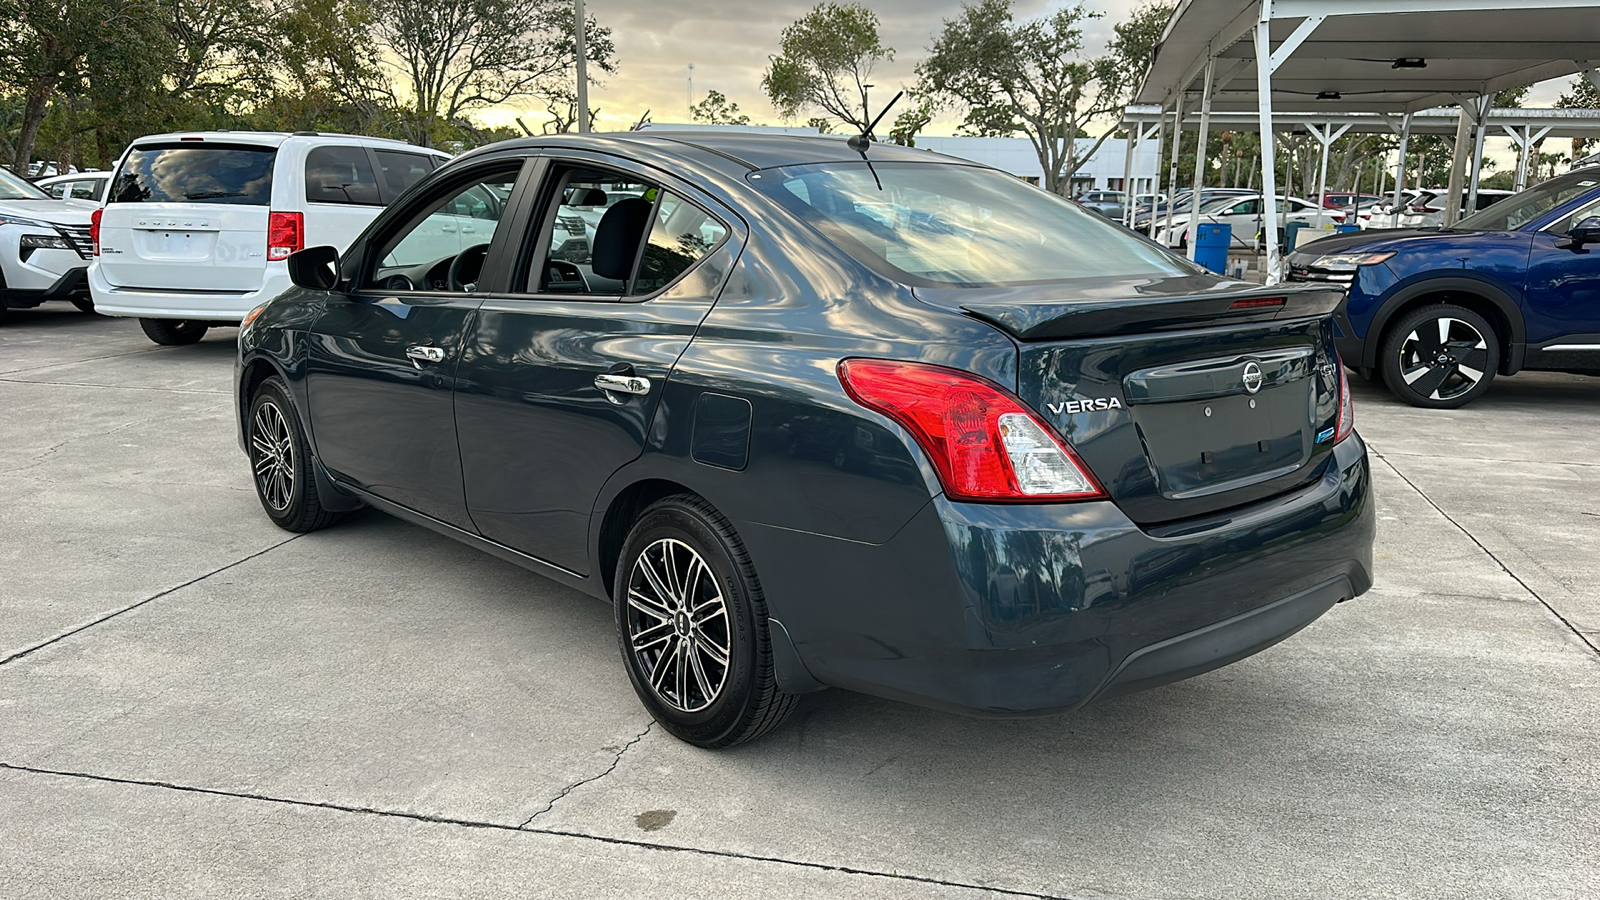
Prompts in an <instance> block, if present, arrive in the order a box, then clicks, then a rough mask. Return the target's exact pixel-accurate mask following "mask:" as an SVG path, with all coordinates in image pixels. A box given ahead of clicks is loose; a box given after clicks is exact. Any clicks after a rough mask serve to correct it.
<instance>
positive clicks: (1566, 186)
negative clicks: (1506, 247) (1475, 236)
mask: <svg viewBox="0 0 1600 900" xmlns="http://www.w3.org/2000/svg"><path fill="white" fill-rule="evenodd" d="M1596 187H1600V175H1596V174H1594V173H1586V174H1583V175H1576V176H1574V175H1563V176H1562V177H1560V178H1552V179H1550V180H1549V181H1546V182H1544V183H1543V184H1541V185H1539V186H1537V187H1532V188H1529V189H1528V190H1525V191H1523V192H1522V193H1520V194H1515V195H1513V196H1510V197H1506V198H1505V199H1503V200H1501V201H1500V202H1498V203H1495V204H1494V205H1492V206H1490V207H1489V208H1488V209H1485V210H1483V211H1481V212H1476V213H1473V214H1472V215H1470V216H1467V217H1466V218H1464V219H1462V220H1461V221H1459V222H1457V223H1456V224H1455V225H1454V226H1452V228H1453V229H1454V230H1459V231H1515V230H1516V229H1518V228H1521V227H1522V226H1524V225H1527V224H1528V223H1529V222H1532V221H1533V220H1534V219H1537V218H1539V217H1540V216H1543V215H1544V214H1545V213H1548V212H1550V211H1552V210H1554V209H1555V208H1556V207H1558V206H1561V205H1563V204H1565V203H1567V202H1568V201H1570V200H1572V199H1573V198H1575V197H1577V196H1578V195H1580V194H1585V193H1588V192H1589V191H1592V190H1594V189H1595V188H1596ZM1480 199H1482V197H1481V195H1480Z"/></svg>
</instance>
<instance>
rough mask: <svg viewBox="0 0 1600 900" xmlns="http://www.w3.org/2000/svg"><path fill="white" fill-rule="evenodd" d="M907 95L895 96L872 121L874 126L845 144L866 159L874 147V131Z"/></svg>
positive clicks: (899, 94)
mask: <svg viewBox="0 0 1600 900" xmlns="http://www.w3.org/2000/svg"><path fill="white" fill-rule="evenodd" d="M905 95H906V92H905V91H901V92H899V93H898V94H895V95H894V99H893V100H890V101H889V102H888V103H886V104H884V107H883V111H882V112H880V113H878V117H877V118H876V119H873V120H872V124H870V125H868V126H867V127H866V130H864V131H862V132H861V133H860V134H858V135H855V136H853V137H851V138H850V140H848V141H845V144H846V145H848V146H849V147H850V149H851V150H854V151H856V152H857V153H859V154H861V156H862V158H865V157H866V155H867V148H868V147H870V146H872V140H873V137H872V130H873V129H874V128H877V127H878V123H879V122H882V121H883V117H884V116H887V115H888V114H889V110H891V109H893V108H894V105H895V104H896V103H898V102H899V101H900V98H901V97H904V96H905Z"/></svg>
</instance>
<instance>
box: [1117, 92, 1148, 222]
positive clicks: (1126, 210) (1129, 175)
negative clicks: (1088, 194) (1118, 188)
mask: <svg viewBox="0 0 1600 900" xmlns="http://www.w3.org/2000/svg"><path fill="white" fill-rule="evenodd" d="M1122 127H1123V128H1126V129H1127V130H1128V143H1127V147H1126V149H1124V150H1123V152H1122V224H1123V225H1127V226H1130V227H1131V226H1132V225H1133V152H1134V148H1135V147H1137V146H1139V145H1138V142H1137V141H1136V140H1135V137H1134V131H1135V129H1137V130H1138V132H1139V136H1140V137H1143V136H1144V123H1143V122H1136V123H1131V122H1129V121H1128V120H1127V118H1126V117H1124V118H1123V120H1122Z"/></svg>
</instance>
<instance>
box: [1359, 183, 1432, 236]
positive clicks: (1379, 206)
mask: <svg viewBox="0 0 1600 900" xmlns="http://www.w3.org/2000/svg"><path fill="white" fill-rule="evenodd" d="M1422 194H1423V192H1422V191H1420V190H1417V189H1416V188H1406V189H1404V190H1402V191H1401V192H1400V209H1401V210H1404V209H1405V208H1406V207H1408V206H1410V205H1411V204H1412V203H1414V202H1416V199H1417V198H1418V197H1421V196H1422ZM1370 209H1371V215H1363V216H1360V217H1359V221H1358V222H1357V223H1356V224H1358V225H1360V226H1361V227H1362V228H1397V227H1399V216H1397V215H1395V212H1394V194H1393V193H1392V192H1391V193H1390V194H1389V195H1388V196H1387V197H1385V198H1384V199H1382V200H1380V201H1378V202H1377V203H1374V204H1373V205H1372V206H1371V208H1370Z"/></svg>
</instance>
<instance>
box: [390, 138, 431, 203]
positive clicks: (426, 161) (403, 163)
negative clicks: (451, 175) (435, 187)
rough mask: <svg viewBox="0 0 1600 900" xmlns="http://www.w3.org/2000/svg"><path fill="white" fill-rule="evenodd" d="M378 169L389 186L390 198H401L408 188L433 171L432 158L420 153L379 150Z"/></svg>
mask: <svg viewBox="0 0 1600 900" xmlns="http://www.w3.org/2000/svg"><path fill="white" fill-rule="evenodd" d="M376 152H377V156H378V168H380V169H382V170H383V183H384V184H386V185H388V186H389V197H390V199H393V198H395V197H398V196H400V194H401V193H403V192H404V191H405V190H406V189H407V188H409V187H411V186H412V185H413V184H416V183H417V182H419V181H421V180H422V177H423V176H424V175H427V174H428V173H429V172H432V171H433V166H434V161H433V158H432V157H429V156H423V155H422V154H420V153H401V152H398V151H395V150H378V151H376Z"/></svg>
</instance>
